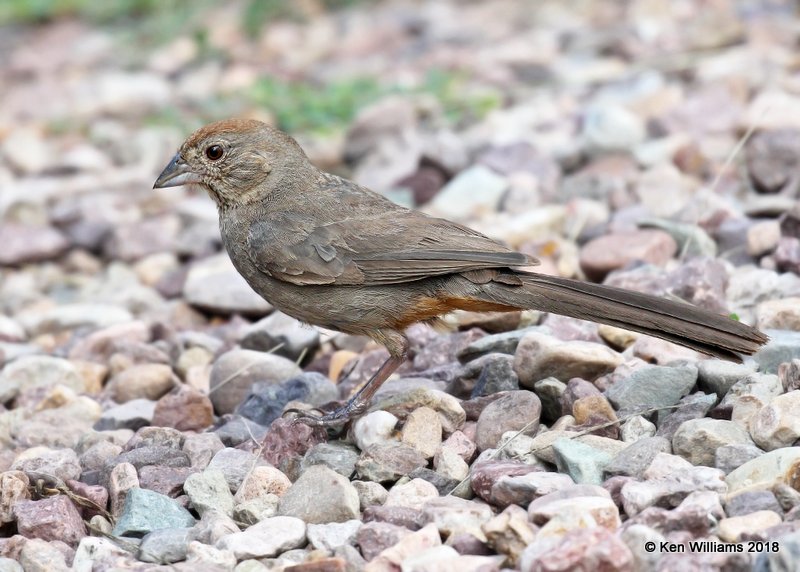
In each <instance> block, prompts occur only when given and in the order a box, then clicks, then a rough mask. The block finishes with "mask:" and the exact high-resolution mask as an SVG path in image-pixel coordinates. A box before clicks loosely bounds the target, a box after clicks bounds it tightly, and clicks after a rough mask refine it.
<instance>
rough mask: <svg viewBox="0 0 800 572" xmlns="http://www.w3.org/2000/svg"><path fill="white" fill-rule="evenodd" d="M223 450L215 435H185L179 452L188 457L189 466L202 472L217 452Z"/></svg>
mask: <svg viewBox="0 0 800 572" xmlns="http://www.w3.org/2000/svg"><path fill="white" fill-rule="evenodd" d="M224 448H225V445H223V444H222V441H221V440H220V438H219V437H218V436H217V435H216V434H215V433H197V434H195V435H187V436H186V439H185V440H184V442H183V446H182V447H181V450H182V451H183V452H184V453H186V454H187V455H188V457H189V462H190V463H191V466H192V467H194V468H196V469H199V470H203V469H205V468H206V467H207V466H208V464H209V463H210V462H211V459H212V458H213V457H214V455H216V454H217V453H218V452H219V451H221V450H222V449H224Z"/></svg>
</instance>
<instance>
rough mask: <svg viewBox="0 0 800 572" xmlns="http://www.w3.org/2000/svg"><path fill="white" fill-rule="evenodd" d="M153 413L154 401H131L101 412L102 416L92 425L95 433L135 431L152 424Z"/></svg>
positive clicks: (154, 410) (154, 408)
mask: <svg viewBox="0 0 800 572" xmlns="http://www.w3.org/2000/svg"><path fill="white" fill-rule="evenodd" d="M155 413H156V402H155V401H151V400H149V399H133V400H131V401H128V402H126V403H123V404H122V405H117V406H116V407H111V408H109V409H106V410H105V411H103V415H102V416H101V417H100V419H98V420H97V422H96V423H95V424H94V428H95V429H96V430H97V431H112V430H115V429H133V430H134V431H135V430H137V429H140V428H142V427H146V426H147V425H150V424H152V422H153V418H154V417H155Z"/></svg>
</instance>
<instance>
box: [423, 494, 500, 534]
mask: <svg viewBox="0 0 800 572" xmlns="http://www.w3.org/2000/svg"><path fill="white" fill-rule="evenodd" d="M422 513H423V516H424V519H425V520H424V522H428V523H432V524H435V525H436V527H437V528H438V529H439V532H440V533H442V535H443V536H444V537H448V536H452V535H454V534H459V533H462V532H467V533H470V534H477V536H478V537H479V538H481V537H482V533H481V526H482V525H483V524H484V523H485V522H487V521H488V520H489V519H491V518H492V509H491V507H490V506H489V505H488V504H485V503H483V502H482V501H480V500H466V499H461V498H458V497H455V496H442V497H437V498H432V499H430V500H428V502H426V503H425V507H424V508H423V509H422Z"/></svg>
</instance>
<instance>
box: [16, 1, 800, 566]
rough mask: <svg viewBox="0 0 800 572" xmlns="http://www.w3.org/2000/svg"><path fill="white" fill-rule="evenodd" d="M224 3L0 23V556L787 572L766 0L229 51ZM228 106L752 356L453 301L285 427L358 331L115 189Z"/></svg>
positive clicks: (785, 369) (205, 206) (380, 11)
mask: <svg viewBox="0 0 800 572" xmlns="http://www.w3.org/2000/svg"><path fill="white" fill-rule="evenodd" d="M246 4H247V3H245V2H241V3H239V2H232V3H225V6H224V7H219V6H210V7H206V8H203V9H202V10H200V9H198V11H197V13H196V14H193V16H192V18H190V19H187V21H186V22H184V24H185V25H184V26H183V27H181V28H176V29H173V30H172V31H171V32H170V33H169V34H168V36H167V37H166V38H158V40H156V39H153V38H149V37H148V36H146V35H145V36H142V35H139V36H136V35H131V34H123V33H121V30H123V29H125V26H121V25H119V24H98V23H96V22H95V23H91V21H90V20H81V19H76V18H70V17H62V18H55V19H53V20H50V21H46V22H43V23H39V24H36V25H32V26H8V25H6V26H5V27H4V28H0V35H2V36H3V37H2V39H0V85H1V86H2V87H3V89H2V90H0V245H2V247H0V445H2V446H1V447H0V571H2V572H14V571H19V570H24V571H61V570H76V571H81V572H84V571H85V572H91V571H106V570H109V571H110V570H188V571H192V572H195V571H197V570H203V571H206V570H207V571H211V572H214V571H217V570H219V571H230V570H235V571H236V572H259V571H263V570H275V571H277V570H284V569H286V570H291V572H328V571H337V572H339V571H341V572H345V571H347V572H359V571H362V570H364V571H365V572H383V571H386V572H389V571H392V572H394V571H399V570H402V571H403V572H406V571H409V572H411V571H425V572H428V571H430V572H450V571H454V570H458V571H459V572H465V571H468V570H481V571H486V570H499V569H504V568H507V569H519V570H522V571H524V572H557V571H567V570H585V571H588V570H591V571H594V572H615V571H619V572H622V571H625V572H627V571H634V570H636V571H638V570H643V571H671V570H687V571H689V570H698V571H700V570H702V571H717V570H719V571H723V570H724V571H726V572H732V571H739V570H751V569H754V570H758V571H760V572H767V571H792V570H799V569H800V525H797V524H795V523H800V508H798V506H800V492H799V491H800V479H799V478H798V474H800V447H798V446H795V443H796V441H797V440H798V439H799V438H800V421H798V419H799V418H798V416H797V412H798V411H800V276H798V274H800V206H798V201H797V196H798V192H800V58H799V57H798V54H797V46H798V42H800V15H798V12H797V8H796V6H795V4H793V3H792V2H790V1H789V0H786V1H781V0H773V1H770V2H767V1H764V2H758V1H755V0H715V1H714V2H700V1H697V2H690V1H684V2H672V1H669V0H630V1H620V2H616V1H607V2H606V1H602V2H579V1H577V0H570V1H561V0H558V1H557V0H549V1H540V2H536V3H529V2H521V1H520V2H517V1H507V0H498V1H496V2H495V1H493V2H457V1H455V0H450V1H442V2H428V3H409V2H399V1H395V2H368V3H363V2H355V3H351V5H350V6H349V7H345V8H343V9H339V10H335V11H324V10H321V9H320V7H321V3H320V2H308V3H306V4H307V5H306V6H305V8H304V10H305V12H304V13H303V14H300V15H297V14H295V15H290V17H288V18H285V19H283V18H281V19H274V20H272V19H271V20H270V21H269V22H267V23H266V24H265V25H264V27H263V28H262V29H260V31H258V32H257V34H256V36H255V37H249V36H248V35H247V34H246V26H244V25H243V23H242V13H243V10H244V9H245V8H246ZM160 17H161V18H162V19H164V18H165V17H164V16H163V15H161V16H160ZM131 29H134V28H133V27H132V28H131ZM129 31H130V30H129ZM139 31H140V32H141V30H139ZM363 78H370V82H372V83H369V82H368V83H364V82H363V81H362V79H363ZM437 78H438V79H437ZM265 82H266V83H265ZM276 86H278V87H276ZM281 86H283V87H281ZM287 86H288V87H287ZM292 86H294V87H292ZM297 86H301V87H300V88H298V87H297ZM284 88H285V89H286V90H289V91H286V93H285V94H284V96H281V97H278V96H276V95H275V94H276V93H278V94H280V93H284V92H281V91H280V89H284ZM292 89H295V91H291V90H292ZM265 94H266V95H265ZM286 94H288V95H286ZM362 99H363V101H362ZM351 100H353V101H351ZM293 106H296V109H294V111H293ZM320 110H321V111H320ZM315 114H316V115H315ZM337 114H338V115H337ZM229 115H239V116H248V117H256V118H260V119H263V120H267V121H271V122H273V123H275V124H277V125H279V126H281V127H284V128H287V129H289V130H291V131H292V133H293V134H294V135H295V136H297V137H298V138H299V139H300V141H301V143H302V144H303V145H304V147H305V148H306V149H307V151H308V153H309V155H310V156H311V157H312V159H313V160H314V161H315V162H316V163H317V164H318V165H320V166H322V167H324V168H326V169H328V170H331V171H333V172H336V173H340V174H343V175H346V176H348V177H352V178H354V179H355V180H357V181H358V182H361V183H363V184H366V185H369V186H371V187H372V188H374V189H375V190H376V191H379V192H382V193H385V194H386V195H387V196H390V197H391V198H392V199H394V200H396V201H398V202H400V203H402V204H407V205H411V206H415V207H419V208H420V209H422V210H423V211H425V212H428V213H431V214H436V215H438V216H445V217H447V218H450V219H453V220H457V221H459V222H462V223H464V224H467V225H470V226H472V227H474V228H476V229H478V230H480V231H482V232H484V233H485V234H487V235H489V236H492V237H494V238H497V239H499V240H502V241H505V242H506V243H508V244H510V245H511V246H513V247H515V248H517V249H519V250H521V251H523V252H526V253H528V254H531V255H533V256H536V257H537V258H539V259H540V260H541V262H542V263H541V266H540V270H541V271H542V272H546V273H552V274H559V275H563V276H569V277H578V278H583V279H587V280H592V281H596V282H604V283H607V284H613V285H617V286H622V287H625V288H630V289H635V290H640V291H644V292H648V293H651V294H654V295H657V296H665V297H670V298H676V299H683V300H686V301H688V302H691V303H694V304H696V305H699V306H703V307H705V308H709V309H713V310H715V311H718V312H720V313H728V314H732V315H734V317H735V318H737V319H739V320H742V321H744V322H747V323H750V324H754V325H757V326H758V327H759V328H761V329H762V330H764V331H765V332H767V333H768V334H769V335H770V338H771V341H770V342H769V344H768V345H767V346H765V347H764V348H763V349H762V350H761V351H760V352H759V353H758V354H757V355H755V356H754V357H753V358H750V359H747V360H746V361H745V363H743V364H735V363H728V362H724V361H719V360H715V359H708V358H706V357H705V356H703V355H700V354H697V353H696V352H693V351H690V350H687V349H684V348H681V347H678V346H675V345H672V344H669V343H667V342H663V341H660V340H656V339H653V338H649V337H646V336H639V335H636V334H632V333H630V332H627V331H623V330H619V329H616V328H611V327H606V326H597V325H595V324H592V323H588V322H582V321H579V320H573V319H567V318H563V317H559V316H554V315H545V314H540V313H538V312H535V311H529V312H521V313H511V314H502V315H501V314H472V313H466V312H462V313H457V314H454V315H452V316H450V317H449V318H448V324H449V325H450V331H447V332H438V331H433V330H432V329H430V328H428V327H426V326H414V327H412V328H411V329H410V330H409V337H410V340H411V347H412V352H411V355H412V358H411V359H410V360H409V362H408V363H407V364H406V365H404V366H403V367H402V369H401V370H399V371H400V373H399V374H398V375H396V376H395V377H394V378H393V379H391V380H390V381H389V382H388V383H387V384H386V385H385V386H384V388H382V389H381V391H380V392H379V394H378V396H377V398H376V400H375V403H374V406H373V407H372V409H371V410H370V412H369V413H368V414H366V415H364V416H363V417H361V418H360V419H358V420H357V421H356V422H354V423H352V424H351V425H350V426H348V427H346V428H345V429H344V431H343V432H342V433H341V434H340V435H327V434H325V433H324V432H320V431H319V430H316V431H314V430H311V429H309V428H307V427H305V426H296V427H293V426H291V424H290V423H289V422H288V420H287V419H285V418H283V417H282V416H281V415H282V413H283V412H284V411H285V410H286V409H289V408H293V407H299V408H308V407H320V406H325V405H328V404H330V403H331V402H334V401H337V400H340V399H344V398H346V397H347V396H348V395H350V394H351V393H352V392H353V390H354V389H355V388H357V387H358V386H359V384H361V383H362V382H364V381H365V380H366V379H368V378H369V375H370V374H371V373H372V372H374V370H375V368H376V367H377V366H378V365H379V364H380V363H381V362H382V360H383V359H385V357H386V352H385V350H383V349H382V348H380V347H379V346H376V345H375V344H374V343H373V342H370V341H369V340H366V339H361V338H357V337H353V336H346V335H342V334H338V333H336V332H331V331H324V330H317V329H314V328H311V327H308V326H304V325H302V324H299V323H298V322H296V321H295V320H294V319H292V318H290V317H288V316H285V315H283V314H280V313H279V312H273V311H272V308H271V306H270V305H269V304H268V303H267V302H265V301H264V300H262V299H260V298H259V297H258V296H257V295H256V294H255V293H253V292H252V291H251V290H250V289H249V287H248V286H247V285H246V284H245V282H244V281H243V279H241V278H240V277H239V276H238V275H237V274H236V272H235V270H234V269H233V267H232V265H231V263H230V262H229V260H228V258H227V255H225V254H224V253H222V252H221V246H220V239H219V231H218V229H217V226H216V225H217V221H216V212H215V210H214V206H213V203H212V202H211V201H210V200H209V199H208V197H205V196H204V195H202V194H199V193H197V192H196V191H194V190H191V189H189V190H187V189H167V190H163V191H152V190H151V186H152V182H153V180H154V179H155V176H156V175H157V174H158V172H159V171H160V169H161V168H162V167H163V165H164V164H165V163H166V161H167V160H168V159H169V158H170V157H171V156H172V154H173V153H174V149H175V148H176V147H177V145H178V144H179V143H180V141H181V140H182V139H183V138H184V137H185V135H186V134H187V133H188V131H189V130H190V129H192V128H193V127H196V126H198V125H200V124H202V123H203V122H205V121H207V120H211V119H218V118H222V117H225V116H229ZM330 115H334V116H337V117H338V119H337V120H336V121H335V122H333V123H330V122H329V123H325V122H326V121H328V117H329V116H330Z"/></svg>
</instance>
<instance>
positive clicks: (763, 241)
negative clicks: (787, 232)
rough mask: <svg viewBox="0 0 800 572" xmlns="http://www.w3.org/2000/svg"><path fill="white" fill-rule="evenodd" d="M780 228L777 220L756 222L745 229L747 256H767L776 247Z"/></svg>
mask: <svg viewBox="0 0 800 572" xmlns="http://www.w3.org/2000/svg"><path fill="white" fill-rule="evenodd" d="M780 238H781V227H780V223H779V222H778V221H777V220H764V221H759V222H756V223H755V224H753V225H751V226H750V228H748V229H747V254H749V255H750V256H752V257H754V258H758V257H760V256H763V255H765V254H769V253H770V252H772V251H773V250H775V248H777V246H778V241H779V240H780Z"/></svg>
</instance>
